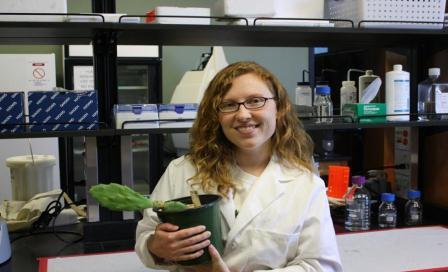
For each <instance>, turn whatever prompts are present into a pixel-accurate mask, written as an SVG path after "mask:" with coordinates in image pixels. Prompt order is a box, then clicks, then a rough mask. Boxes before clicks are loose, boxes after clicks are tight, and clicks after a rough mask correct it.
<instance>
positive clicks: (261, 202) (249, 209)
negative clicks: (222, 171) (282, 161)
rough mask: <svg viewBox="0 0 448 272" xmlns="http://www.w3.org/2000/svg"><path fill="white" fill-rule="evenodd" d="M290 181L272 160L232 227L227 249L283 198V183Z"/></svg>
mask: <svg viewBox="0 0 448 272" xmlns="http://www.w3.org/2000/svg"><path fill="white" fill-rule="evenodd" d="M289 179H290V177H286V176H285V175H284V173H283V171H282V169H281V167H280V165H279V164H278V163H276V162H275V160H271V162H270V163H269V164H268V166H267V167H266V169H265V171H264V172H263V173H262V175H261V176H260V178H259V179H258V180H257V181H256V182H255V184H254V186H253V187H252V188H251V192H250V194H249V195H248V196H247V199H246V200H245V201H244V204H243V207H242V208H241V211H240V213H239V214H238V217H237V218H236V219H235V223H234V224H233V225H230V226H231V228H230V232H229V235H228V239H227V244H226V245H227V246H226V247H228V246H229V245H230V244H231V241H232V240H233V239H234V238H235V237H236V235H238V233H239V232H240V231H241V230H242V229H243V228H244V227H245V226H247V225H248V224H249V223H250V222H251V221H252V220H253V219H254V217H256V216H257V215H258V214H259V213H261V212H262V211H263V210H264V209H266V208H267V207H268V206H269V205H271V203H272V202H274V201H276V200H277V199H279V198H280V197H281V196H282V194H283V192H284V187H283V186H282V182H283V181H285V180H289Z"/></svg>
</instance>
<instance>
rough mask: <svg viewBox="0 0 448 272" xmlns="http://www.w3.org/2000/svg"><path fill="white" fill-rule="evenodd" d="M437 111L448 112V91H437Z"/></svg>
mask: <svg viewBox="0 0 448 272" xmlns="http://www.w3.org/2000/svg"><path fill="white" fill-rule="evenodd" d="M436 113H448V93H445V92H441V91H436Z"/></svg>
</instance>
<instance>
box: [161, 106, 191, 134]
mask: <svg viewBox="0 0 448 272" xmlns="http://www.w3.org/2000/svg"><path fill="white" fill-rule="evenodd" d="M198 106H199V105H198V104H197V103H187V104H160V105H159V120H160V123H159V126H160V127H161V128H190V127H191V126H192V125H193V122H194V119H196V115H197V113H198Z"/></svg>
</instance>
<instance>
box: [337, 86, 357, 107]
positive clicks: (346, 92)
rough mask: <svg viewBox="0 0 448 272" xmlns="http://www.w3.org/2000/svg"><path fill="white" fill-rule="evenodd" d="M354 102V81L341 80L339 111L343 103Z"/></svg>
mask: <svg viewBox="0 0 448 272" xmlns="http://www.w3.org/2000/svg"><path fill="white" fill-rule="evenodd" d="M348 103H356V87H355V82H354V81H342V87H341V102H340V112H341V115H342V109H343V107H344V105H345V104H348Z"/></svg>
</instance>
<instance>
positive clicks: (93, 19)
mask: <svg viewBox="0 0 448 272" xmlns="http://www.w3.org/2000/svg"><path fill="white" fill-rule="evenodd" d="M124 15H126V14H125V13H92V16H90V15H68V16H67V21H68V22H89V23H102V22H106V23H140V22H141V19H142V18H141V17H135V16H134V17H123V18H121V21H120V17H121V16H124Z"/></svg>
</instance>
